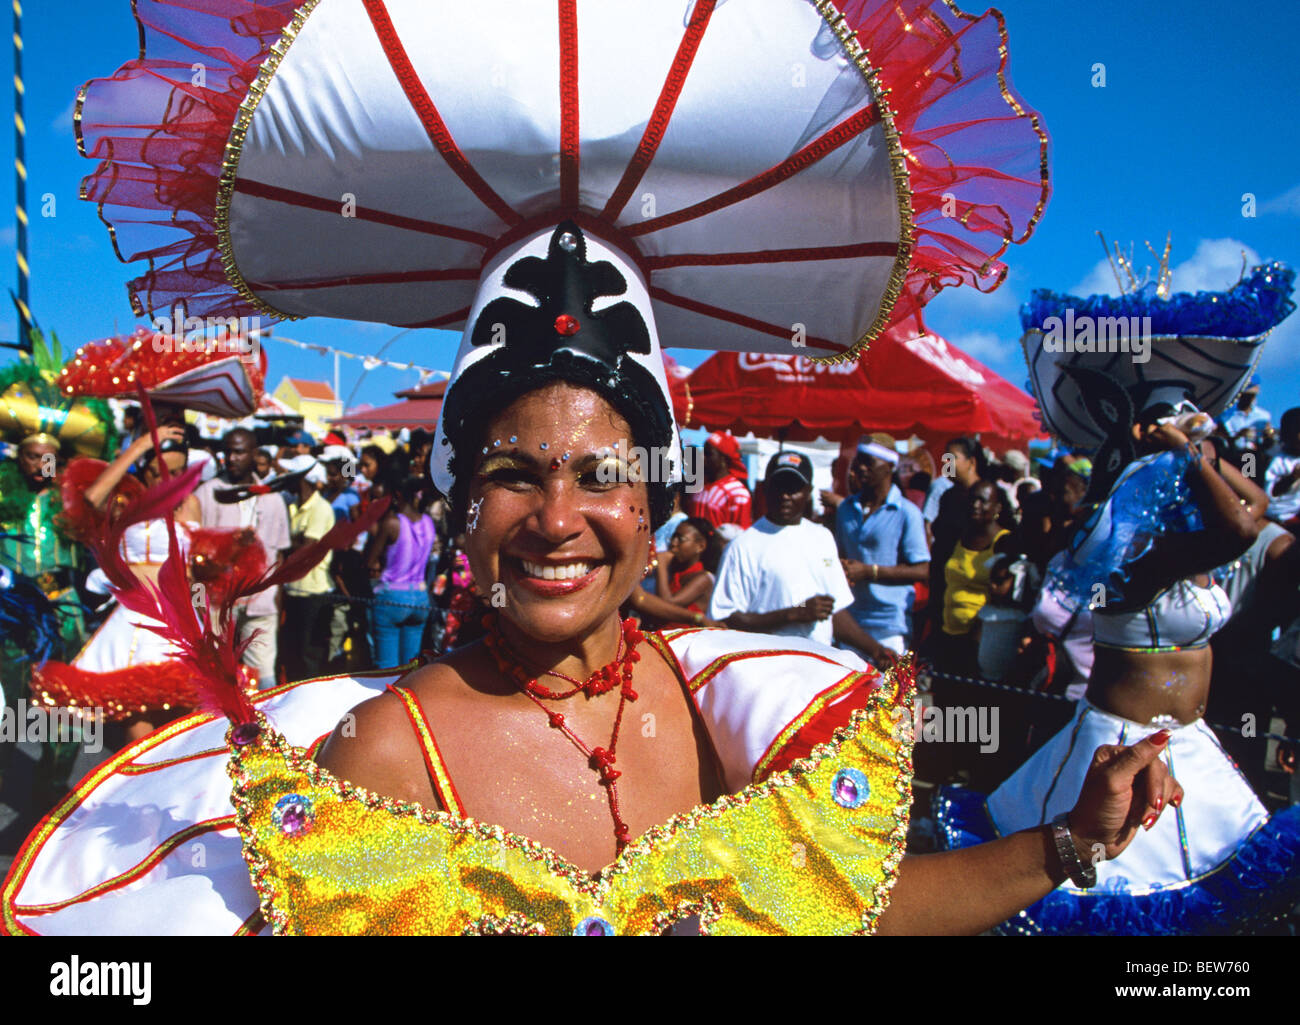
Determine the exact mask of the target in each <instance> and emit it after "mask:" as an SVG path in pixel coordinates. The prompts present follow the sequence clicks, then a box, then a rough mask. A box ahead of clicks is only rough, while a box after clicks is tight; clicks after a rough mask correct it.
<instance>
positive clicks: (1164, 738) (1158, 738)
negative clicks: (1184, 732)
mask: <svg viewBox="0 0 1300 1025" xmlns="http://www.w3.org/2000/svg"><path fill="white" fill-rule="evenodd" d="M1170 736H1171V734H1170V732H1169V731H1168V730H1161V731H1160V732H1159V733H1153V734H1151V743H1153V744H1155V746H1156V747H1164V746H1165V745H1166V744H1168V743H1169V737H1170Z"/></svg>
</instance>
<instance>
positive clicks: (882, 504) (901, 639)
mask: <svg viewBox="0 0 1300 1025" xmlns="http://www.w3.org/2000/svg"><path fill="white" fill-rule="evenodd" d="M898 462H899V455H898V452H897V451H895V450H894V449H893V448H892V447H891V446H889V445H885V444H882V443H881V442H879V441H876V440H874V439H872V438H870V437H866V438H863V439H862V441H861V442H859V443H858V449H857V452H856V453H855V454H854V457H853V462H852V463H851V464H850V477H851V479H856V480H858V481H860V482H861V488H860V490H859V491H858V493H857V494H856V495H850V496H849V497H848V498H846V499H845V500H844V501H843V502H841V503H840V504H839V507H838V508H837V509H836V511H835V539H836V541H837V542H838V544H839V548H840V552H841V554H842V555H843V557H844V572H845V575H846V576H847V577H848V578H849V583H850V584H852V585H853V594H854V601H853V606H852V608H851V609H850V610H849V611H850V613H851V614H852V616H853V618H854V619H855V620H856V621H857V624H858V625H859V626H860V627H862V629H863V630H865V631H866V632H867V633H869V634H870V635H871V636H872V637H874V638H876V639H877V640H878V641H879V642H880V643H881V644H882V645H884V646H885V647H886V648H888V649H889V650H890V651H892V652H894V653H896V654H899V655H901V654H902V653H903V652H904V650H905V649H906V648H907V647H908V645H909V644H910V643H911V636H912V604H913V601H914V597H915V590H914V587H913V585H914V584H916V583H920V582H923V581H925V580H926V579H927V577H928V576H929V572H930V546H929V543H928V542H927V541H926V536H925V520H924V519H923V518H922V515H921V510H920V509H918V508H917V507H916V506H915V505H914V504H913V503H911V502H909V501H908V500H907V499H906V498H904V497H903V493H902V491H901V490H899V487H898V485H897V484H896V483H895V482H894V473H895V469H896V467H897V466H898Z"/></svg>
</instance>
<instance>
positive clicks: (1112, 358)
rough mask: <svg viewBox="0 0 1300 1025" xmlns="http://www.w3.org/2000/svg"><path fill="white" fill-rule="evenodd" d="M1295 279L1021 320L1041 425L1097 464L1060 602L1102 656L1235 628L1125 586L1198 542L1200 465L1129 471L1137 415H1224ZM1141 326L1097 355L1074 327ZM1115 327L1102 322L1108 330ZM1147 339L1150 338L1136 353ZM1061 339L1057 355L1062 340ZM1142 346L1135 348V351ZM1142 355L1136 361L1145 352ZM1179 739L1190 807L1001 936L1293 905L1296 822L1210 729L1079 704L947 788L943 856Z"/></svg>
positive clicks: (1047, 299)
mask: <svg viewBox="0 0 1300 1025" xmlns="http://www.w3.org/2000/svg"><path fill="white" fill-rule="evenodd" d="M1293 280H1294V272H1292V271H1291V270H1290V269H1288V268H1285V267H1282V266H1280V265H1276V264H1274V265H1269V266H1265V267H1258V268H1255V269H1254V270H1253V271H1252V272H1251V273H1250V274H1249V275H1248V276H1247V277H1244V278H1243V280H1242V281H1241V282H1239V283H1238V284H1237V285H1236V286H1235V287H1234V288H1232V289H1231V290H1229V291H1227V292H1225V293H1220V294H1210V293H1197V294H1196V295H1174V296H1167V281H1166V280H1165V278H1164V276H1163V275H1162V280H1161V282H1160V285H1159V287H1157V286H1154V285H1148V286H1146V287H1144V288H1142V289H1140V290H1138V291H1137V292H1135V293H1134V294H1129V295H1124V296H1119V297H1110V296H1092V297H1090V298H1088V299H1077V298H1073V297H1069V296H1058V295H1055V294H1053V293H1050V292H1045V291H1041V290H1040V291H1036V292H1035V293H1034V294H1033V297H1032V299H1031V300H1030V301H1029V302H1028V303H1027V304H1026V305H1025V306H1024V307H1023V309H1022V311H1021V320H1022V325H1023V327H1024V328H1025V331H1026V334H1025V336H1024V338H1023V340H1022V345H1023V347H1024V350H1025V357H1026V361H1027V362H1028V365H1029V370H1030V377H1031V386H1032V387H1033V389H1034V392H1035V395H1036V397H1037V399H1038V401H1039V403H1040V406H1041V407H1042V411H1043V420H1044V424H1045V426H1046V427H1048V429H1050V430H1051V431H1052V432H1053V434H1055V435H1056V436H1057V437H1058V438H1060V439H1061V440H1062V441H1063V442H1064V443H1065V444H1067V445H1070V446H1072V447H1074V448H1076V449H1086V450H1089V451H1092V452H1095V453H1096V458H1095V461H1094V465H1095V467H1096V469H1097V473H1096V474H1095V476H1094V489H1093V492H1092V493H1093V494H1094V495H1097V496H1104V497H1102V498H1101V501H1100V502H1099V503H1098V504H1097V506H1096V507H1095V509H1094V511H1093V513H1092V514H1091V516H1090V517H1089V518H1088V520H1087V522H1086V523H1085V524H1084V526H1083V527H1082V528H1081V529H1080V531H1079V532H1078V534H1077V535H1076V536H1075V538H1074V539H1073V541H1072V542H1071V545H1070V547H1069V549H1068V551H1067V553H1066V557H1065V558H1064V559H1063V560H1059V561H1058V564H1057V565H1056V566H1055V567H1054V570H1053V572H1052V574H1051V578H1050V580H1049V585H1050V586H1052V587H1053V588H1054V590H1055V591H1056V592H1057V593H1059V594H1061V595H1063V596H1064V601H1065V602H1066V604H1067V605H1072V607H1073V608H1083V607H1091V608H1092V611H1093V638H1094V644H1095V645H1096V647H1098V648H1112V649H1116V650H1119V651H1126V652H1143V653H1157V652H1170V651H1186V650H1195V649H1199V648H1204V647H1205V646H1207V645H1208V644H1209V641H1210V637H1211V635H1212V634H1213V633H1214V632H1215V631H1216V630H1218V629H1219V628H1220V627H1222V626H1223V624H1224V623H1225V622H1226V621H1227V619H1228V617H1229V616H1230V615H1231V611H1232V610H1231V603H1230V601H1229V599H1228V596H1227V595H1226V593H1225V592H1224V591H1223V589H1222V588H1221V587H1220V586H1219V585H1218V584H1217V583H1214V582H1213V581H1211V583H1210V585H1209V586H1202V585H1199V584H1197V583H1195V582H1194V581H1193V580H1190V579H1186V580H1178V581H1175V582H1174V583H1172V584H1171V585H1170V586H1168V587H1166V588H1165V589H1164V590H1162V591H1160V592H1159V593H1158V594H1157V595H1155V596H1154V597H1153V598H1151V599H1150V600H1149V601H1147V602H1145V603H1143V604H1138V603H1137V602H1135V601H1134V600H1133V599H1132V598H1131V597H1128V596H1127V594H1126V592H1127V591H1128V590H1129V582H1130V571H1131V568H1132V567H1133V565H1134V564H1135V563H1136V562H1137V560H1138V559H1140V558H1141V557H1142V556H1143V555H1144V554H1145V553H1146V552H1147V551H1148V549H1149V548H1150V546H1151V545H1152V544H1153V543H1154V542H1155V540H1156V539H1157V538H1158V537H1160V536H1162V535H1167V534H1176V533H1186V532H1191V531H1196V530H1199V529H1201V528H1202V521H1201V514H1200V510H1199V509H1198V507H1197V505H1196V504H1195V502H1194V500H1193V496H1192V492H1191V488H1190V485H1189V483H1188V470H1189V467H1190V466H1191V464H1192V463H1193V461H1194V460H1195V459H1196V458H1199V456H1193V455H1189V454H1188V453H1187V452H1185V451H1180V452H1161V453H1158V454H1154V455H1146V456H1142V457H1140V458H1135V452H1134V449H1133V440H1132V432H1131V427H1132V424H1133V423H1134V421H1135V419H1136V416H1135V414H1136V413H1137V412H1139V411H1141V410H1143V409H1148V408H1150V407H1151V406H1153V405H1156V404H1160V403H1168V404H1169V405H1171V406H1173V407H1175V409H1180V408H1181V409H1186V408H1187V407H1186V404H1188V403H1190V404H1192V405H1194V406H1195V407H1196V409H1194V410H1192V411H1191V415H1192V416H1193V417H1196V415H1197V410H1199V411H1201V412H1204V413H1208V414H1210V415H1216V414H1217V413H1219V412H1221V411H1222V409H1223V408H1224V407H1225V406H1227V405H1228V404H1229V403H1230V402H1231V401H1232V399H1233V398H1234V397H1235V396H1236V393H1237V392H1238V391H1239V390H1240V388H1241V387H1242V385H1243V383H1244V382H1245V381H1246V380H1247V379H1248V378H1249V376H1250V374H1251V372H1252V371H1253V369H1254V366H1255V364H1256V363H1257V361H1258V359H1259V353H1260V349H1261V347H1262V345H1263V342H1264V339H1265V337H1266V335H1267V333H1268V331H1269V330H1270V329H1271V328H1272V327H1273V326H1275V325H1276V324H1277V323H1278V322H1280V321H1281V320H1282V319H1283V318H1284V317H1286V316H1287V315H1288V314H1289V313H1290V312H1291V310H1292V309H1294V304H1293V303H1292V302H1291V301H1290V299H1289V295H1290V292H1291V287H1292V282H1293ZM1105 318H1124V322H1125V323H1137V324H1138V325H1139V333H1134V334H1133V335H1131V336H1130V335H1124V336H1123V338H1122V340H1121V339H1120V338H1118V337H1117V336H1116V334H1115V333H1114V331H1113V330H1111V331H1110V336H1109V337H1107V338H1106V339H1104V340H1103V339H1100V338H1099V337H1098V335H1097V334H1096V333H1094V332H1093V331H1092V329H1091V326H1089V327H1088V329H1087V332H1086V335H1085V337H1084V338H1083V340H1082V341H1080V340H1079V338H1078V335H1079V334H1082V332H1078V331H1076V332H1075V334H1076V337H1075V338H1070V337H1068V335H1069V333H1070V332H1069V331H1068V330H1067V331H1064V332H1063V329H1068V328H1074V327H1075V326H1076V325H1084V324H1088V325H1093V324H1096V325H1100V324H1102V323H1104V322H1106V321H1105ZM1119 322H1120V321H1119V320H1116V319H1112V320H1111V321H1109V324H1108V329H1109V328H1110V327H1111V326H1113V325H1114V324H1117V323H1119ZM1140 332H1145V334H1146V338H1145V340H1143V338H1142V337H1141V333H1140ZM1063 333H1064V335H1065V337H1062V335H1063ZM1135 343H1136V344H1135ZM1144 345H1149V349H1145V351H1143V348H1142V346H1144ZM1161 729H1168V730H1170V731H1171V737H1170V739H1169V742H1168V744H1167V745H1166V747H1165V751H1164V754H1163V755H1162V757H1163V758H1164V759H1165V762H1166V764H1167V765H1168V767H1169V769H1170V771H1171V772H1172V773H1173V774H1174V775H1175V776H1176V777H1177V779H1178V781H1179V782H1180V783H1181V784H1182V786H1183V788H1184V790H1185V792H1186V797H1185V799H1184V800H1183V802H1182V804H1181V806H1179V807H1177V808H1174V809H1172V811H1173V812H1174V814H1172V815H1164V816H1161V818H1160V819H1159V820H1158V821H1157V823H1156V825H1155V827H1154V828H1153V829H1151V830H1150V831H1146V830H1139V831H1138V834H1137V836H1136V837H1135V839H1134V840H1133V842H1132V844H1131V845H1130V847H1129V848H1128V849H1127V850H1126V851H1125V853H1124V857H1123V858H1122V859H1121V860H1119V861H1114V862H1108V861H1101V862H1099V863H1098V864H1097V866H1096V868H1097V879H1098V881H1097V885H1096V887H1094V888H1092V889H1088V890H1084V889H1079V888H1077V887H1075V886H1073V885H1072V884H1071V883H1069V882H1067V883H1066V884H1065V885H1063V886H1061V887H1059V888H1058V889H1056V890H1054V891H1053V892H1052V893H1050V894H1048V896H1046V897H1045V898H1043V899H1042V900H1041V901H1039V902H1038V903H1037V904H1035V905H1033V906H1032V907H1030V908H1028V909H1027V910H1025V911H1023V912H1021V913H1020V914H1019V915H1018V916H1017V917H1016V918H1013V919H1011V920H1009V921H1008V922H1006V923H1004V924H1003V925H1002V926H1001V927H1000V930H1001V931H1004V932H1012V933H1029V934H1052V933H1055V934H1073V935H1098V934H1110V935H1130V934H1142V935H1152V934H1155V935H1170V934H1221V933H1231V932H1242V931H1247V930H1249V929H1251V928H1253V927H1256V926H1258V925H1260V924H1263V923H1265V922H1267V921H1268V920H1269V919H1271V918H1274V917H1276V916H1278V915H1281V914H1285V912H1286V911H1287V910H1288V909H1289V908H1290V906H1291V905H1292V904H1294V903H1295V901H1296V900H1297V899H1300V808H1296V807H1293V808H1290V809H1288V810H1287V811H1285V812H1282V813H1280V814H1278V815H1274V816H1273V817H1272V818H1270V817H1269V816H1268V813H1267V812H1266V810H1265V809H1264V806H1263V805H1262V804H1261V803H1260V801H1259V799H1258V798H1257V797H1256V796H1255V794H1254V793H1253V791H1252V790H1251V789H1250V786H1249V784H1248V783H1247V782H1246V780H1245V778H1244V777H1243V776H1242V774H1241V772H1240V771H1239V770H1238V768H1237V766H1236V764H1235V763H1234V762H1233V761H1232V760H1231V758H1229V757H1228V755H1227V754H1226V753H1225V752H1224V750H1223V748H1222V746H1221V745H1220V744H1219V741H1218V739H1217V738H1216V737H1215V735H1214V733H1213V731H1212V730H1211V729H1210V728H1209V726H1208V725H1206V723H1205V722H1204V720H1202V719H1198V720H1196V721H1195V722H1193V723H1191V724H1183V723H1181V722H1179V721H1178V720H1176V719H1174V718H1172V717H1168V716H1161V717H1159V718H1157V719H1154V720H1152V721H1150V722H1146V723H1138V722H1133V721H1131V720H1128V719H1125V718H1122V717H1120V716H1118V715H1116V714H1114V713H1112V712H1110V711H1107V710H1105V709H1103V708H1099V707H1097V706H1096V705H1093V704H1092V703H1090V702H1089V701H1087V700H1081V701H1080V702H1079V704H1078V707H1077V709H1076V711H1075V715H1074V718H1073V719H1072V720H1071V721H1070V723H1069V724H1067V725H1066V727H1065V728H1064V729H1063V730H1061V731H1060V732H1059V733H1058V734H1057V735H1056V736H1054V737H1053V738H1052V739H1051V740H1049V741H1048V742H1047V743H1046V744H1045V745H1044V746H1043V747H1042V748H1041V749H1040V750H1039V751H1038V752H1036V753H1035V754H1034V756H1033V757H1031V758H1030V759H1029V761H1027V762H1026V763H1025V764H1024V765H1023V766H1021V768H1020V769H1019V770H1017V771H1016V772H1015V773H1014V774H1013V775H1012V776H1011V778H1010V779H1008V780H1007V781H1006V782H1005V783H1003V784H1002V785H1001V786H1000V787H998V788H997V790H996V791H994V793H993V794H992V795H990V796H988V797H987V798H986V797H985V796H984V795H982V794H978V793H974V792H972V791H969V790H965V789H962V788H959V787H944V788H942V789H941V790H940V792H939V794H938V795H937V798H936V806H935V814H936V818H937V820H938V823H939V827H940V829H939V832H940V838H941V843H943V844H944V845H946V846H948V847H963V846H968V845H970V844H973V843H978V842H981V841H985V840H989V839H993V838H995V837H997V836H1000V835H1005V834H1008V833H1012V832H1015V831H1017V830H1021V829H1026V828H1030V827H1032V826H1036V825H1040V824H1042V823H1046V822H1050V821H1052V819H1053V818H1054V817H1055V816H1056V815H1058V814H1060V813H1061V812H1065V811H1068V810H1069V809H1070V807H1071V805H1072V804H1073V802H1074V800H1075V797H1076V795H1077V794H1078V792H1079V787H1080V785H1081V783H1082V781H1083V777H1084V774H1085V773H1086V771H1087V769H1088V766H1089V764H1090V763H1091V760H1092V756H1093V752H1094V751H1095V750H1096V749H1097V748H1098V747H1099V746H1101V745H1104V744H1125V745H1127V744H1133V743H1135V742H1136V741H1138V740H1141V739H1142V738H1143V737H1146V736H1149V735H1150V734H1152V733H1155V732H1157V731H1158V730H1161Z"/></svg>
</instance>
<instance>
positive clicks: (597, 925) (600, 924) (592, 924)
mask: <svg viewBox="0 0 1300 1025" xmlns="http://www.w3.org/2000/svg"><path fill="white" fill-rule="evenodd" d="M573 935H574V936H613V935H614V927H613V926H612V925H610V924H609V923H608V922H607V921H605V919H603V918H600V917H598V916H596V915H592V916H591V917H590V918H584V919H583V920H582V921H581V922H579V923H578V927H577V928H576V929H574V930H573Z"/></svg>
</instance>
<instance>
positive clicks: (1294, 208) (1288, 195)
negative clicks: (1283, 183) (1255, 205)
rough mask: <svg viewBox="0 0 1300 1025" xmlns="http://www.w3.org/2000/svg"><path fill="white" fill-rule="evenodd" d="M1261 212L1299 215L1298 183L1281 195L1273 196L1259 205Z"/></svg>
mask: <svg viewBox="0 0 1300 1025" xmlns="http://www.w3.org/2000/svg"><path fill="white" fill-rule="evenodd" d="M1259 212H1260V213H1262V214H1296V215H1297V216H1300V185H1293V186H1291V188H1289V189H1287V190H1286V191H1285V192H1284V193H1282V195H1280V196H1274V197H1273V198H1272V199H1268V200H1265V201H1264V202H1263V203H1261V204H1260V205H1259Z"/></svg>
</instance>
